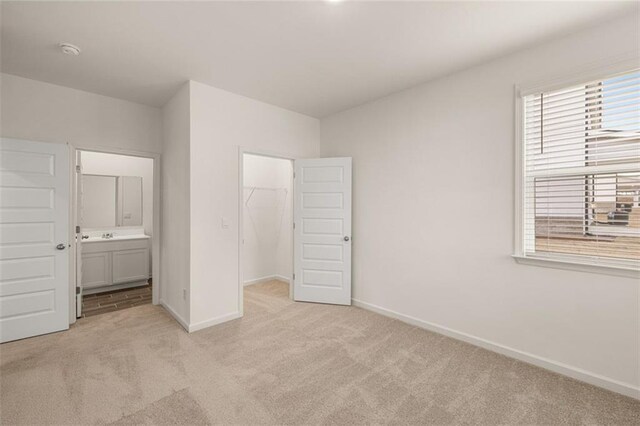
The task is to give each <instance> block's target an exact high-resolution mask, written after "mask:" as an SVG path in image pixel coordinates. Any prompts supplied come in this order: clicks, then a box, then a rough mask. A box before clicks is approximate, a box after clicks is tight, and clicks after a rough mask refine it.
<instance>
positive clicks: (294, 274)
mask: <svg viewBox="0 0 640 426" xmlns="http://www.w3.org/2000/svg"><path fill="white" fill-rule="evenodd" d="M293 280H294V281H295V280H296V273H295V272H294V273H293Z"/></svg>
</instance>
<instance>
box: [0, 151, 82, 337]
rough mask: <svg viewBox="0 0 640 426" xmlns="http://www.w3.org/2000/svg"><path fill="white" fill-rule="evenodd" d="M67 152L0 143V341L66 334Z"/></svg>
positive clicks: (67, 264) (67, 318)
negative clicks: (47, 334)
mask: <svg viewBox="0 0 640 426" xmlns="http://www.w3.org/2000/svg"><path fill="white" fill-rule="evenodd" d="M69 174H70V173H69V149H68V146H67V145H63V144H52V143H51V144H50V143H42V142H30V141H22V140H15V139H0V341H2V342H7V341H10V340H16V339H22V338H25V337H30V336H35V335H38V334H45V333H51V332H54V331H59V330H65V329H67V328H69V248H70V247H69V192H70V191H69Z"/></svg>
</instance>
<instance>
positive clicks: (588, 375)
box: [352, 299, 640, 400]
mask: <svg viewBox="0 0 640 426" xmlns="http://www.w3.org/2000/svg"><path fill="white" fill-rule="evenodd" d="M352 302H353V305H354V306H357V307H359V308H362V309H366V310H368V311H372V312H375V313H377V314H380V315H384V316H386V317H389V318H393V319H397V320H399V321H402V322H404V323H406V324H410V325H413V326H416V327H419V328H422V329H425V330H428V331H432V332H434V333H438V334H442V335H444V336H447V337H451V338H453V339H456V340H461V341H463V342H467V343H470V344H472V345H474V346H478V347H480V348H483V349H487V350H489V351H492V352H496V353H499V354H501V355H505V356H508V357H510V358H514V359H517V360H519V361H523V362H526V363H527V364H532V365H535V366H537V367H540V368H544V369H545V370H549V371H553V372H554V373H558V374H561V375H563V376H567V377H570V378H572V379H575V380H579V381H581V382H585V383H588V384H590V385H594V386H597V387H600V388H603V389H606V390H609V391H612V392H616V393H619V394H622V395H625V396H628V397H631V398H635V399H637V400H640V387H639V386H634V385H633V384H630V383H624V382H620V381H617V380H613V379H610V378H608V377H605V376H601V375H599V374H596V373H592V372H590V371H586V370H583V369H581V368H577V367H574V366H571V365H567V364H563V363H560V362H557V361H554V360H551V359H548V358H543V357H540V356H537V355H533V354H530V353H528V352H524V351H520V350H518V349H514V348H510V347H508V346H504V345H501V344H499V343H495V342H492V341H489V340H486V339H482V338H480V337H477V336H473V335H471V334H467V333H463V332H461V331H457V330H454V329H451V328H448V327H444V326H441V325H438V324H434V323H432V322H428V321H424V320H421V319H418V318H415V317H411V316H409V315H404V314H401V313H399V312H395V311H392V310H390V309H386V308H382V307H380V306H376V305H374V304H371V303H368V302H364V301H362V300H357V299H352Z"/></svg>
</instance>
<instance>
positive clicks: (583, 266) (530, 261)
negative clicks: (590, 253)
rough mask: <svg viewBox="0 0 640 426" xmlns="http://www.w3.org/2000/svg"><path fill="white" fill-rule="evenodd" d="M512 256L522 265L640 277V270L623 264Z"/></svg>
mask: <svg viewBox="0 0 640 426" xmlns="http://www.w3.org/2000/svg"><path fill="white" fill-rule="evenodd" d="M512 257H513V258H514V259H515V261H516V262H517V263H519V264H522V265H532V266H542V267H544V268H555V269H566V270H569V271H579V272H590V273H594V274H605V275H615V276H618V277H628V278H636V279H640V270H638V269H634V268H626V267H622V266H607V265H594V264H592V263H582V262H578V261H573V260H563V259H547V258H540V257H531V256H522V255H517V254H514V255H512Z"/></svg>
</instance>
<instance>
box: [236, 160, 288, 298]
mask: <svg viewBox="0 0 640 426" xmlns="http://www.w3.org/2000/svg"><path fill="white" fill-rule="evenodd" d="M240 155H241V164H242V167H241V176H240V177H241V179H240V182H241V199H240V201H241V203H240V204H241V206H240V219H241V220H240V224H241V227H240V280H241V283H240V284H241V289H242V291H241V297H240V301H241V305H242V304H243V300H244V298H245V297H251V293H252V292H259V293H265V292H266V293H272V294H274V295H280V296H283V295H285V294H286V296H287V297H289V298H292V291H291V287H292V286H291V283H292V281H291V278H292V275H293V161H292V159H289V158H284V157H278V156H274V155H264V154H257V153H252V152H244V151H242V152H241V154H240ZM240 308H241V309H243V308H244V307H243V306H241V307H240Z"/></svg>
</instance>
